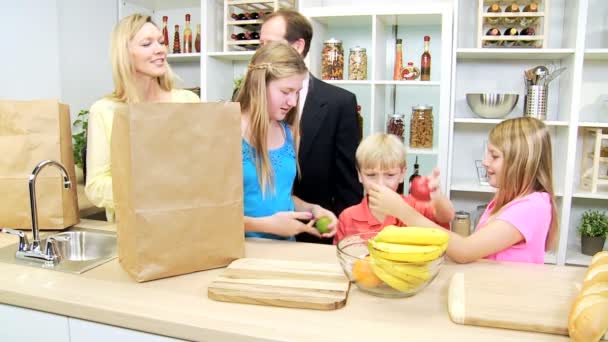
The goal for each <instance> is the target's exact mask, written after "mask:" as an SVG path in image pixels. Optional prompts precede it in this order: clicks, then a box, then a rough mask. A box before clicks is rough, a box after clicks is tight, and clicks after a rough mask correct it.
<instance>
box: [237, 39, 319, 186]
mask: <svg viewBox="0 0 608 342" xmlns="http://www.w3.org/2000/svg"><path fill="white" fill-rule="evenodd" d="M307 71H308V69H307V68H306V64H304V61H303V60H302V57H301V56H300V54H299V53H298V51H297V50H295V49H294V48H293V47H291V46H289V45H287V44H284V43H279V42H273V43H269V44H265V45H263V46H262V47H260V48H259V49H258V50H257V51H256V52H255V54H254V55H253V57H252V58H251V61H250V62H249V66H248V70H247V74H246V75H245V78H244V79H243V86H242V87H241V89H240V91H239V93H238V95H237V99H236V101H237V102H240V103H241V111H242V112H243V113H248V115H249V129H248V132H247V134H248V139H249V144H250V145H251V146H252V147H253V148H254V149H255V154H256V155H255V158H254V159H255V166H256V170H257V174H258V182H259V184H260V188H261V189H262V193H263V194H264V193H265V192H266V190H267V189H274V172H273V170H272V165H271V163H270V158H269V154H268V128H269V125H270V116H269V113H268V103H267V94H266V89H267V86H268V84H269V83H270V82H272V81H274V80H278V79H282V78H286V77H291V76H294V75H302V74H305V73H306V72H307ZM298 102H299V100H298ZM285 122H286V123H287V124H288V125H289V126H291V127H292V132H293V141H294V149H295V151H296V162H297V160H298V157H297V153H298V145H299V141H300V120H299V109H298V105H297V104H296V105H295V106H294V107H293V108H291V110H290V111H289V112H288V113H287V116H286V117H285ZM296 166H297V170H298V174H299V170H300V168H299V166H298V165H297V164H296Z"/></svg>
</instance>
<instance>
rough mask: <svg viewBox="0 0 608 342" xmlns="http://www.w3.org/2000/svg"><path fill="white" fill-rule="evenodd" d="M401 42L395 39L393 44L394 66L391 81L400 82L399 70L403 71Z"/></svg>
mask: <svg viewBox="0 0 608 342" xmlns="http://www.w3.org/2000/svg"><path fill="white" fill-rule="evenodd" d="M402 42H403V41H402V40H401V39H400V38H397V40H396V43H395V66H394V68H393V80H395V81H400V80H401V69H403V48H402V46H403V45H402V44H403V43H402Z"/></svg>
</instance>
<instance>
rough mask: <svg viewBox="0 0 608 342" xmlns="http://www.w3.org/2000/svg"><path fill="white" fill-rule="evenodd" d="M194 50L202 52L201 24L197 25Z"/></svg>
mask: <svg viewBox="0 0 608 342" xmlns="http://www.w3.org/2000/svg"><path fill="white" fill-rule="evenodd" d="M194 50H195V51H196V52H201V24H196V39H195V40H194Z"/></svg>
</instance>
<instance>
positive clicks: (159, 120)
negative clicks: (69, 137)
mask: <svg viewBox="0 0 608 342" xmlns="http://www.w3.org/2000/svg"><path fill="white" fill-rule="evenodd" d="M240 127H241V126H240V106H239V105H238V104H237V103H160V104H159V103H141V104H131V105H124V106H123V107H122V108H119V109H118V110H117V112H116V115H115V117H114V126H113V128H112V130H113V132H112V151H111V159H112V177H113V186H112V188H113V193H114V202H115V207H116V220H117V232H118V257H119V261H120V264H121V265H122V267H123V268H124V269H125V270H126V271H127V272H128V273H129V274H130V275H131V276H132V277H133V278H135V280H137V281H140V282H141V281H147V280H153V279H158V278H164V277H169V276H175V275H180V274H185V273H190V272H195V271H201V270H206V269H211V268H217V267H222V266H225V265H227V264H229V263H230V262H231V261H233V260H235V259H237V258H241V257H243V255H244V221H243V175H242V161H241V128H240Z"/></svg>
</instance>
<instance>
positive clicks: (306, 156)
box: [260, 9, 363, 244]
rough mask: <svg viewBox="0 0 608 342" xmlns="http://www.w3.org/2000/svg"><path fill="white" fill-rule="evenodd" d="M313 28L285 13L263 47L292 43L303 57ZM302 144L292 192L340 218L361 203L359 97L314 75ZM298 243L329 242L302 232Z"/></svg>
mask: <svg viewBox="0 0 608 342" xmlns="http://www.w3.org/2000/svg"><path fill="white" fill-rule="evenodd" d="M311 39H312V26H311V24H310V22H309V21H308V20H307V19H306V18H305V17H304V16H302V15H301V14H300V13H298V12H296V11H293V10H286V9H282V10H279V11H277V12H273V13H271V14H269V15H268V16H266V17H265V18H264V23H263V24H262V28H261V31H260V40H261V42H262V44H264V43H266V42H270V41H283V42H286V43H289V44H290V45H291V46H293V47H294V48H295V49H296V50H298V51H299V52H300V54H301V55H302V57H303V58H305V57H306V54H308V50H309V48H310V41H311ZM300 112H301V113H302V114H301V119H300V120H301V121H300V127H301V132H302V136H301V140H300V149H299V158H298V159H299V164H300V171H301V178H299V179H296V181H295V184H294V194H295V195H296V196H298V197H299V198H301V199H302V200H304V201H306V202H309V203H316V204H318V205H320V206H322V207H323V208H327V209H329V210H331V211H333V212H334V213H335V214H336V216H339V215H340V213H341V212H342V210H344V209H345V208H347V207H350V206H351V205H355V204H358V203H359V202H361V199H362V198H363V188H362V186H361V184H360V183H359V180H358V177H357V170H356V167H355V151H356V149H357V145H358V143H359V139H360V137H359V128H358V120H357V99H356V97H355V95H354V94H353V93H351V92H349V91H347V90H344V89H342V88H338V87H335V86H333V85H330V84H327V83H325V82H323V81H321V80H319V79H317V78H315V77H313V76H312V75H310V77H309V78H307V79H306V80H305V81H304V85H303V87H302V91H301V92H300ZM296 239H297V240H298V241H305V242H322V243H327V244H331V242H332V239H324V240H322V241H321V240H319V239H318V238H316V237H314V236H312V235H309V234H306V233H303V234H300V235H297V236H296Z"/></svg>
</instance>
